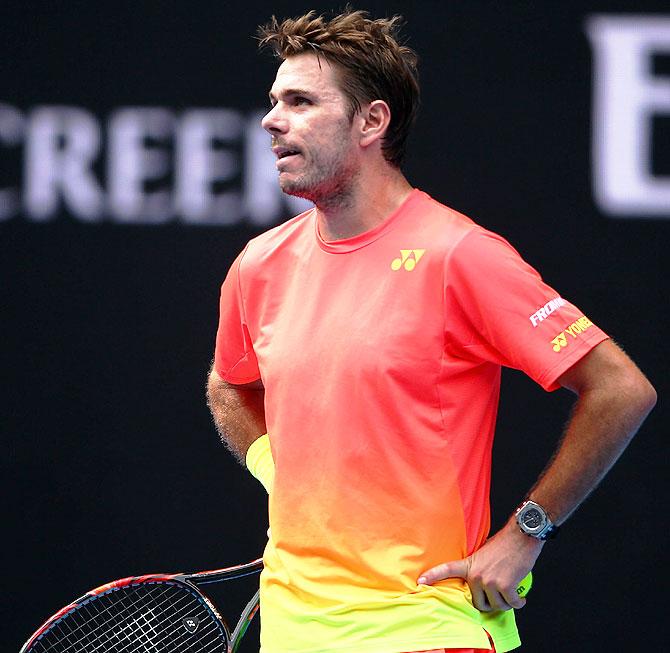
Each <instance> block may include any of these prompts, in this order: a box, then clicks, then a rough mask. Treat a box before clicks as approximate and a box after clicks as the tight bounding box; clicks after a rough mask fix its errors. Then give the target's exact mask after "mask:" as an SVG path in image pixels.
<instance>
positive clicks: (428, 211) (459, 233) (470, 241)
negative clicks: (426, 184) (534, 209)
mask: <svg viewBox="0 0 670 653" xmlns="http://www.w3.org/2000/svg"><path fill="white" fill-rule="evenodd" d="M415 200H416V201H415V202H413V204H412V205H411V206H410V207H408V208H409V210H408V214H409V215H410V218H411V221H412V224H413V226H414V228H415V229H416V230H418V231H424V232H426V235H428V236H429V237H430V238H431V242H433V243H434V244H436V245H437V244H439V245H441V246H442V247H443V248H444V250H445V253H446V254H447V255H448V256H449V257H451V256H453V255H457V254H458V256H459V257H460V256H461V255H464V256H465V257H469V256H472V255H475V254H479V255H481V256H486V255H488V254H489V253H490V252H491V251H493V252H495V251H502V250H511V251H513V252H515V253H516V250H514V248H513V247H512V245H510V243H509V242H508V241H507V240H505V238H503V237H502V236H500V235H499V234H496V233H495V232H493V231H489V230H488V229H486V228H485V227H483V226H481V225H480V224H478V223H477V222H475V221H474V220H473V219H472V218H470V217H469V216H467V215H465V214H464V213H461V212H460V211H457V210H456V209H453V208H451V207H449V206H447V205H445V204H442V203H441V202H439V201H437V200H435V199H433V198H432V197H431V196H430V195H428V194H427V193H424V192H419V193H418V194H417V196H416V198H415Z"/></svg>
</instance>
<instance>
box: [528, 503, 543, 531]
mask: <svg viewBox="0 0 670 653" xmlns="http://www.w3.org/2000/svg"><path fill="white" fill-rule="evenodd" d="M523 523H524V525H525V526H527V527H528V528H532V529H535V528H539V527H540V526H542V524H543V523H544V515H543V514H542V513H541V512H540V511H539V510H538V509H537V508H529V509H528V510H527V511H526V512H524V514H523Z"/></svg>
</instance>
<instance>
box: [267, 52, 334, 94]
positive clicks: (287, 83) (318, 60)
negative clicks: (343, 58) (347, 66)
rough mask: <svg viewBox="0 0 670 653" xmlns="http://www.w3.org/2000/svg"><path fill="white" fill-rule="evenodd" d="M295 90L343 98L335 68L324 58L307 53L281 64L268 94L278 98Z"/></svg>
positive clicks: (290, 58)
mask: <svg viewBox="0 0 670 653" xmlns="http://www.w3.org/2000/svg"><path fill="white" fill-rule="evenodd" d="M295 89H300V90H303V91H308V92H312V93H320V94H328V95H334V96H340V97H342V96H343V94H342V92H341V91H340V87H339V84H338V72H337V69H336V68H335V66H333V65H332V64H331V63H330V62H329V61H328V60H327V59H325V58H324V57H317V55H316V54H311V53H307V52H306V53H303V54H297V55H294V56H292V57H288V58H287V59H285V60H284V61H283V62H282V64H281V66H279V69H278V70H277V76H276V77H275V81H274V84H273V85H272V89H271V90H270V93H271V94H272V95H274V96H278V95H281V94H282V93H285V92H287V91H292V90H295Z"/></svg>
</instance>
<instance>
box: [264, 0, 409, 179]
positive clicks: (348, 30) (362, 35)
mask: <svg viewBox="0 0 670 653" xmlns="http://www.w3.org/2000/svg"><path fill="white" fill-rule="evenodd" d="M401 24H402V17H401V16H393V17H392V18H379V19H376V20H373V19H370V18H368V12H366V11H353V10H352V9H350V8H347V9H345V11H344V13H342V14H339V15H338V16H335V17H334V18H332V19H330V20H328V19H326V18H324V17H323V15H321V16H317V15H316V12H315V11H313V10H312V11H310V12H309V13H307V14H305V15H304V16H300V17H298V18H287V19H286V20H284V21H282V22H281V23H280V22H279V21H278V20H277V18H276V17H275V16H273V17H272V19H271V21H270V22H269V23H268V24H267V25H263V26H261V27H259V28H258V36H259V41H260V44H259V47H261V48H262V47H264V46H270V47H272V48H273V49H274V51H275V54H276V55H277V56H278V57H279V58H280V59H282V60H283V59H287V58H288V57H291V56H294V55H297V54H302V53H304V52H312V53H314V54H316V55H317V56H323V57H324V59H326V60H328V61H329V62H330V63H334V64H336V65H337V66H338V67H339V70H340V72H341V75H340V85H341V90H342V92H343V93H344V94H345V95H346V96H347V98H348V99H349V106H350V114H349V118H350V119H352V118H353V116H354V114H355V113H356V112H357V111H360V109H361V105H363V104H365V103H367V102H372V101H373V100H384V101H385V102H386V103H387V104H388V105H389V108H390V110H391V122H390V124H389V127H388V129H387V131H386V134H385V136H384V140H383V142H382V152H383V154H384V158H385V159H386V160H387V161H388V162H389V163H391V164H392V165H394V166H400V164H401V162H402V159H403V157H404V154H405V146H406V141H407V136H408V134H409V130H410V127H411V126H412V123H413V122H414V118H415V116H416V112H417V109H418V106H419V81H418V72H417V62H418V57H417V55H416V53H415V52H414V50H412V49H411V48H409V47H407V46H405V45H401V44H400V43H399V42H398V31H399V29H400V26H401Z"/></svg>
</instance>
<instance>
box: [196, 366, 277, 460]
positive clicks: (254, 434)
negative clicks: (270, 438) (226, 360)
mask: <svg viewBox="0 0 670 653" xmlns="http://www.w3.org/2000/svg"><path fill="white" fill-rule="evenodd" d="M264 401H265V388H264V387H263V383H262V382H261V381H260V379H259V380H257V381H253V382H251V383H245V384H243V385H234V384H232V383H228V382H227V381H224V380H223V379H222V378H221V377H220V376H219V375H218V374H217V372H216V370H215V369H214V367H213V366H212V369H211V370H210V373H209V377H208V380H207V405H208V406H209V409H210V411H211V412H212V417H213V418H214V424H215V425H216V429H217V431H218V432H219V436H220V437H221V441H222V442H223V443H224V444H225V445H226V447H227V448H228V449H229V450H230V451H231V452H232V453H233V454H234V455H235V457H236V458H237V459H238V460H239V461H240V463H242V464H243V465H244V464H245V458H246V455H247V450H248V449H249V447H250V446H251V444H252V443H253V442H254V441H255V440H257V439H258V438H259V437H260V436H261V435H263V434H265V433H266V432H267V429H266V426H265V406H264Z"/></svg>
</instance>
